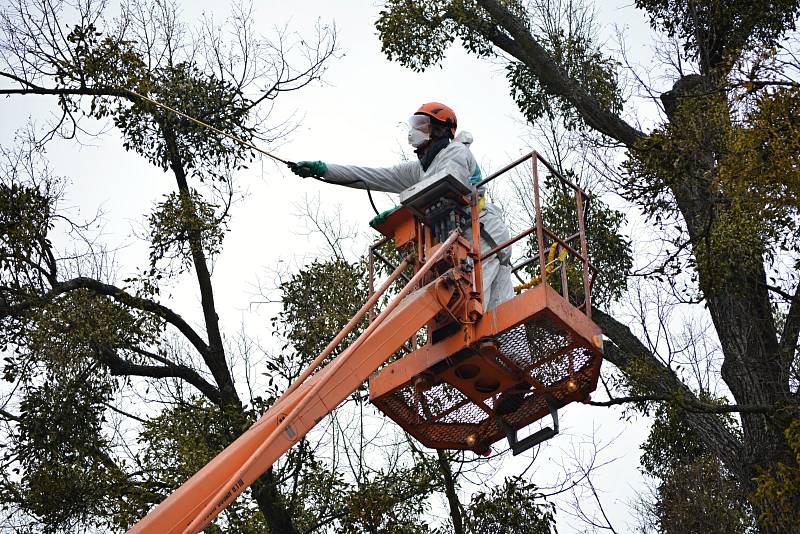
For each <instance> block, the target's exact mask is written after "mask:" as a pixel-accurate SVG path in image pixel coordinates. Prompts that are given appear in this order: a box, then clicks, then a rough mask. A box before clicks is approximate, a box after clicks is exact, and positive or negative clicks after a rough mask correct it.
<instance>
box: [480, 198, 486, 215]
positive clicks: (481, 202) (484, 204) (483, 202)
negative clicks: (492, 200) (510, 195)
mask: <svg viewBox="0 0 800 534" xmlns="http://www.w3.org/2000/svg"><path fill="white" fill-rule="evenodd" d="M485 207H486V197H481V199H480V200H479V201H478V213H480V212H482V211H483V208H485Z"/></svg>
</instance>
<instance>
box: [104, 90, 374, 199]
mask: <svg viewBox="0 0 800 534" xmlns="http://www.w3.org/2000/svg"><path fill="white" fill-rule="evenodd" d="M120 89H122V90H123V91H124V92H126V93H128V94H130V95H132V96H135V97H136V98H139V99H140V100H144V101H145V102H149V103H150V104H153V105H154V106H156V107H158V108H161V109H163V110H165V111H169V112H170V113H174V114H175V115H178V116H180V117H183V118H184V119H186V120H188V121H190V122H193V123H195V124H197V125H198V126H201V127H203V128H206V129H208V130H211V131H212V132H214V133H216V134H219V135H222V136H224V137H227V138H228V139H231V140H232V141H235V142H236V143H239V144H240V145H243V146H246V147H248V148H251V149H253V150H255V151H256V152H258V153H260V154H263V155H265V156H267V157H269V158H272V159H273V160H275V161H278V162H280V163H283V164H284V165H286V166H287V167H289V168H290V169H292V170H295V169H297V167H298V164H297V163H296V162H294V161H289V160H286V159H283V158H280V157H278V156H276V155H275V154H272V153H270V152H267V151H266V150H264V149H262V148H259V147H257V146H256V145H254V144H253V143H251V142H249V141H246V140H245V139H242V138H241V137H238V136H236V135H233V134H231V133H228V132H225V131H223V130H220V129H219V128H216V127H214V126H212V125H210V124H208V123H207V122H203V121H201V120H200V119H196V118H195V117H192V116H190V115H187V114H186V113H184V112H182V111H179V110H177V109H174V108H172V107H170V106H167V105H166V104H162V103H161V102H157V101H155V100H153V99H152V98H150V97H149V96H145V95H143V94H140V93H137V92H136V91H134V90H132V89H126V88H124V87H121V88H120ZM312 178H314V179H315V180H319V181H320V182H325V183H329V182H327V181H326V180H325V179H324V178H320V177H317V176H313V177H312ZM336 183H337V184H338V185H350V184H355V183H362V184H364V188H365V189H366V190H367V196H369V203H370V204H371V205H372V209H373V210H374V211H375V214H376V215H380V212H379V211H378V208H377V207H375V202H374V201H373V199H372V191H370V189H369V184H367V182H365V181H364V180H361V179H357V180H350V181H347V182H336Z"/></svg>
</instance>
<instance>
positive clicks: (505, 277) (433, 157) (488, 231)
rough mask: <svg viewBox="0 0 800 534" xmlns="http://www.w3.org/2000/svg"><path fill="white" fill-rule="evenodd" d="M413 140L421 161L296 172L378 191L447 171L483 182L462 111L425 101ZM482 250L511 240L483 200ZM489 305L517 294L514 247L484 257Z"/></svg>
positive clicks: (313, 164) (307, 164)
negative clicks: (460, 119) (462, 126)
mask: <svg viewBox="0 0 800 534" xmlns="http://www.w3.org/2000/svg"><path fill="white" fill-rule="evenodd" d="M408 123H409V131H408V142H409V144H411V146H413V147H414V148H415V153H416V154H417V158H418V161H408V162H405V163H401V164H399V165H396V166H394V167H386V168H370V167H357V166H353V165H334V164H326V163H324V162H322V161H301V162H299V163H297V164H296V165H291V166H290V167H291V169H292V171H293V172H294V173H295V174H297V175H299V176H302V177H304V178H306V177H315V178H322V179H324V181H326V182H330V183H333V184H339V185H346V186H348V187H356V188H360V189H364V188H365V186H366V187H368V188H369V189H370V190H373V191H385V192H387V193H400V192H401V191H403V190H405V189H407V188H409V187H411V186H413V185H414V184H416V183H417V182H420V181H421V180H424V179H426V178H430V177H431V176H433V175H435V174H437V173H438V172H440V171H442V170H445V169H446V170H447V171H448V172H449V173H450V174H453V175H454V177H455V178H458V179H459V180H461V181H463V182H464V183H465V184H468V185H473V186H474V185H476V184H477V183H478V182H480V181H481V171H480V168H479V167H478V164H477V162H476V161H475V157H474V156H473V155H472V152H471V151H470V149H469V145H470V144H471V143H472V135H470V134H469V133H467V132H460V133H459V134H458V135H456V128H457V122H456V114H455V113H454V112H453V110H452V109H450V108H449V107H447V106H445V105H444V104H440V103H438V102H430V103H428V104H424V105H422V106H421V107H420V108H419V109H418V110H417V111H416V113H414V115H412V117H411V118H410V119H409V121H408ZM480 206H482V209H481V212H480V226H481V252H483V253H486V252H487V251H488V250H490V249H492V248H494V247H495V246H496V245H497V244H499V243H502V242H504V241H506V240H508V239H509V235H508V229H507V228H506V226H505V224H504V223H503V220H502V217H501V212H500V209H499V208H498V207H497V206H495V205H493V204H490V203H487V202H485V200H483V198H482V199H481V203H480ZM483 292H484V301H483V302H484V305H485V307H486V310H490V309H492V308H494V307H495V306H497V305H498V304H500V303H502V302H505V301H507V300H509V299H510V298H511V297H513V296H514V292H513V286H512V284H511V247H507V248H505V249H503V250H502V251H500V252H499V253H498V254H495V255H493V256H491V257H489V258H487V259H486V260H485V261H484V262H483Z"/></svg>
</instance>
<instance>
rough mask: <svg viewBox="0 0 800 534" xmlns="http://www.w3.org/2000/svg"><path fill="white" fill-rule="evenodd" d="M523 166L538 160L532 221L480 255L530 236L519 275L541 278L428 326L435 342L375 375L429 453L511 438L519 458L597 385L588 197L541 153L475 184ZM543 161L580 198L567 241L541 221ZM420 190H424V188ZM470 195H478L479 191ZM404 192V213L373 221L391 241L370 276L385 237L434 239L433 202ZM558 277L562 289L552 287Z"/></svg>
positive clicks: (381, 402)
mask: <svg viewBox="0 0 800 534" xmlns="http://www.w3.org/2000/svg"><path fill="white" fill-rule="evenodd" d="M526 161H531V162H532V163H533V173H532V174H533V195H534V206H535V210H536V220H535V224H534V226H533V227H531V228H529V229H528V230H526V231H524V232H522V233H521V234H519V235H518V236H516V237H515V238H513V239H511V240H509V241H508V242H506V243H502V244H499V245H497V246H496V247H495V248H494V249H492V250H490V251H488V252H487V253H485V254H483V255H482V257H481V259H482V260H485V259H486V258H487V257H490V256H491V255H493V254H496V253H497V252H498V251H500V250H502V249H503V248H505V247H508V246H510V245H511V244H512V243H514V242H516V241H518V240H520V239H522V238H524V237H527V236H534V238H535V241H534V247H533V248H534V249H535V248H537V246H538V253H537V255H536V256H538V257H535V258H533V259H532V260H528V261H526V262H522V263H521V264H520V265H518V266H516V271H520V270H521V269H522V268H525V267H528V266H530V265H531V264H534V265H535V264H536V263H538V264H539V276H538V277H536V278H534V280H532V282H534V283H531V282H528V283H525V284H521V285H520V286H519V287H518V288H517V289H518V290H519V293H520V294H518V295H517V296H516V297H514V298H512V299H511V300H509V301H507V302H504V303H503V304H501V305H499V306H497V307H496V308H495V309H493V310H489V311H488V312H486V313H483V314H482V315H480V316H479V317H477V319H476V320H475V321H464V322H462V323H458V322H457V321H454V322H453V323H451V324H450V325H449V326H450V327H449V328H443V327H441V326H439V325H429V329H428V330H429V338H433V339H429V342H428V343H426V344H425V345H423V346H421V347H419V348H417V349H416V350H413V351H411V353H410V354H407V355H405V356H403V357H402V358H400V359H399V360H397V361H395V362H394V363H391V364H390V365H388V366H386V367H384V368H383V369H381V370H380V372H378V373H376V374H375V375H373V376H372V377H371V378H370V399H371V401H372V402H373V403H374V404H375V405H376V406H377V407H378V408H379V409H380V410H381V411H382V412H383V413H384V414H386V415H387V416H388V417H390V418H391V419H392V420H394V421H395V422H397V423H398V424H399V425H400V426H401V427H402V428H403V429H405V430H406V432H408V433H409V434H411V435H412V436H414V437H415V438H416V439H417V440H418V441H419V442H420V443H422V444H423V445H425V446H427V447H431V448H436V449H468V450H473V451H475V452H477V453H488V451H489V450H490V445H491V444H492V443H494V442H496V441H499V440H501V439H503V438H506V439H507V440H508V443H509V446H510V448H511V450H512V452H513V453H514V454H519V453H520V452H522V451H524V450H526V449H528V448H530V447H532V446H534V445H536V444H538V443H541V442H542V441H544V440H546V439H549V438H551V437H553V436H554V435H555V434H556V433H558V409H559V408H562V407H563V406H565V405H567V404H569V403H570V402H573V401H583V400H586V399H587V398H588V397H589V394H590V393H591V392H592V391H594V389H595V388H596V387H597V380H598V376H599V372H600V364H601V362H602V334H601V331H600V328H599V327H598V326H597V325H596V324H594V323H593V322H592V320H591V299H590V294H591V284H592V282H593V280H594V274H595V273H596V271H595V269H594V267H593V266H592V265H591V263H590V262H589V260H588V257H587V253H586V238H585V229H584V213H585V209H586V203H587V201H588V196H587V195H586V193H585V192H583V191H582V190H581V189H580V188H579V187H577V186H576V185H575V184H573V183H572V182H570V181H569V180H568V179H566V178H564V177H563V176H561V175H560V174H559V173H557V172H556V171H555V169H553V168H552V167H551V166H550V165H549V164H548V163H547V162H546V161H545V160H544V159H543V158H541V156H539V155H538V154H536V153H532V154H529V155H528V156H525V157H524V158H521V159H520V160H518V161H516V162H514V163H512V164H511V165H509V166H508V167H506V168H504V169H502V170H501V171H500V172H498V173H496V174H494V175H492V176H490V177H488V178H487V179H486V180H484V181H483V182H482V183H481V184H479V186H483V185H485V184H486V183H488V182H489V181H491V180H493V179H495V178H496V177H497V176H499V175H501V174H503V173H505V172H507V171H508V170H510V169H511V168H513V167H515V166H516V165H519V164H520V163H523V162H526ZM539 164H542V165H545V166H546V168H547V169H548V170H549V171H550V172H551V173H553V175H554V176H556V177H557V178H558V179H559V180H560V181H561V183H562V184H563V185H565V186H566V187H569V188H570V189H571V190H572V191H574V193H575V202H576V213H577V221H576V222H577V228H578V231H577V232H576V233H575V234H574V235H572V236H565V237H564V238H563V239H562V238H560V237H558V236H556V235H555V234H554V233H553V232H551V231H550V230H548V229H547V228H545V227H544V226H543V224H542V216H541V205H540V204H541V202H540V201H541V199H540V187H539V177H538V168H539ZM437 183H438V186H439V189H438V190H435V191H430V192H429V195H428V196H429V197H431V198H440V197H442V196H446V195H445V193H446V191H445V190H446V189H447V188H452V189H456V190H457V189H458V186H459V185H460V184H457V183H453V182H447V181H444V180H438V181H437ZM424 186H425V184H421V187H420V189H424ZM474 194H475V195H476V197H477V195H478V194H479V193H477V192H475V193H474ZM404 196H405V198H403V197H402V196H401V202H402V203H403V205H404V208H403V209H399V210H397V211H395V212H393V213H390V214H388V215H386V216H384V217H381V218H379V220H377V221H376V223H375V224H374V226H375V227H376V229H377V230H378V231H380V232H381V233H383V234H384V235H385V236H386V237H385V238H384V239H383V240H381V241H379V242H378V243H377V244H376V245H374V246H373V247H372V249H371V256H370V266H371V269H370V272H371V273H372V272H374V261H375V259H378V260H380V261H384V262H385V261H386V257H385V255H383V254H381V253H380V252H379V250H380V249H381V247H382V246H383V245H384V244H385V243H386V242H387V241H389V240H391V241H393V242H394V245H395V246H396V247H398V248H400V249H404V248H405V247H417V248H422V249H424V248H425V246H426V242H425V238H424V236H425V235H427V234H426V232H425V228H424V227H425V225H426V224H427V225H428V226H429V227H433V229H432V231H429V232H428V233H434V234H435V233H436V224H437V221H430V220H429V217H426V213H429V212H430V210H428V211H427V212H426V210H425V209H423V208H424V207H425V206H429V205H430V203H431V200H430V198H425V197H424V195H422V194H421V193H420V192H415V191H411V192H409V193H405V194H404ZM439 233H440V234H441V232H439ZM428 244H430V241H428ZM548 245H549V246H548ZM547 249H549V250H550V251H551V253H550V254H549V255H548V256H549V257H545V254H546V251H547ZM556 250H560V251H561V253H560V254H558V259H560V260H561V261H559V262H557V261H556V260H557V258H556V255H555V254H553V252H555V251H556ZM570 259H571V260H573V261H575V262H576V263H577V267H578V269H573V270H572V273H573V275H574V274H575V273H579V275H580V276H579V278H581V279H582V280H581V281H582V282H583V284H582V285H583V288H582V291H581V293H582V294H583V303H582V304H578V305H574V304H573V303H571V302H570V291H569V288H568V285H569V282H568V279H569V276H568V275H567V268H568V261H569V260H570ZM537 260H538V261H537ZM557 264H558V265H557ZM573 265H574V264H573ZM559 273H560V275H561V276H560V278H559V279H558V280H557V285H559V286H560V290H561V291H560V292H559V291H556V289H554V288H553V287H551V285H550V283H549V279H551V278H553V277H554V276H556V275H558V274H559ZM537 281H538V283H536V282H537ZM442 332H443V333H442ZM437 333H438V336H437ZM437 337H438V338H439V339H437ZM414 341H415V340H412V343H413V342H414ZM548 415H550V416H551V417H552V419H553V425H552V426H551V427H545V428H542V429H540V430H539V431H538V432H534V433H532V434H530V435H529V436H527V437H525V438H522V439H520V438H519V437H518V435H517V433H518V431H519V430H520V429H522V428H524V427H526V426H528V425H530V424H531V423H533V422H535V421H537V420H539V419H541V418H543V417H546V416H548Z"/></svg>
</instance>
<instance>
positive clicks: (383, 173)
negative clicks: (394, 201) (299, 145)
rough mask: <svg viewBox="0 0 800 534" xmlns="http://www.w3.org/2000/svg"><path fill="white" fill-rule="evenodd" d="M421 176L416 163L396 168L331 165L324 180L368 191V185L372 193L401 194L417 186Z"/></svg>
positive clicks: (400, 165) (404, 164)
mask: <svg viewBox="0 0 800 534" xmlns="http://www.w3.org/2000/svg"><path fill="white" fill-rule="evenodd" d="M420 174H421V168H420V166H419V163H417V162H416V161H408V162H405V163H401V164H399V165H395V166H394V167H358V166H355V165H336V164H333V163H330V164H328V169H327V171H326V172H325V175H324V176H323V178H324V179H325V181H326V182H330V183H332V184H338V185H345V186H347V187H355V188H358V189H366V187H365V183H366V186H368V187H369V189H371V190H372V191H384V192H386V193H399V192H401V191H403V190H405V189H407V188H409V187H411V186H412V185H414V184H416V183H417V181H418V180H419V177H420Z"/></svg>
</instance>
